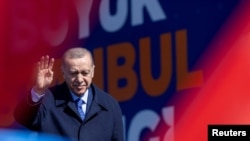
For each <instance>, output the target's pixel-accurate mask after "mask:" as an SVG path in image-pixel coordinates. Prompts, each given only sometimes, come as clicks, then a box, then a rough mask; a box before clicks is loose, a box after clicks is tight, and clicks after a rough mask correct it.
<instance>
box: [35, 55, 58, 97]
mask: <svg viewBox="0 0 250 141" xmlns="http://www.w3.org/2000/svg"><path fill="white" fill-rule="evenodd" d="M54 62H55V60H54V58H51V59H50V57H49V56H48V55H47V56H42V57H41V59H40V61H39V62H37V68H36V76H35V77H36V79H35V86H34V91H35V92H36V93H38V94H44V92H45V90H46V89H47V88H48V87H49V86H50V85H51V83H52V81H53V71H52V68H53V65H54Z"/></svg>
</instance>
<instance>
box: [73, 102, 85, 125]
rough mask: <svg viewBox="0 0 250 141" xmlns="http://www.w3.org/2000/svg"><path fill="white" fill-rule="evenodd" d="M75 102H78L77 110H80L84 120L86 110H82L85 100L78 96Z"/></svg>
mask: <svg viewBox="0 0 250 141" xmlns="http://www.w3.org/2000/svg"><path fill="white" fill-rule="evenodd" d="M75 102H76V107H77V110H78V112H79V114H80V116H81V118H82V120H83V119H84V117H85V114H84V112H83V110H82V104H85V102H84V101H83V100H82V99H80V98H78V99H77V100H76V101H75Z"/></svg>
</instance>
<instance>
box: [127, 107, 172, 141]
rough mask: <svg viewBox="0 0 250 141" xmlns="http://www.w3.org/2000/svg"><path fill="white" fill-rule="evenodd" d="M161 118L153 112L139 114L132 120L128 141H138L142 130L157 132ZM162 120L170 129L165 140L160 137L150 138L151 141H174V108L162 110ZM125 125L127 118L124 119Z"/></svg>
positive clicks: (145, 111)
mask: <svg viewBox="0 0 250 141" xmlns="http://www.w3.org/2000/svg"><path fill="white" fill-rule="evenodd" d="M160 118H161V117H160V116H159V115H158V113H156V112H154V111H152V110H143V111H140V112H138V113H137V114H136V115H135V117H134V118H133V119H132V121H131V124H130V126H129V129H128V135H127V141H138V140H141V139H140V135H141V132H142V130H144V129H145V128H147V129H150V130H151V131H152V132H153V131H155V130H156V128H157V127H158V125H159V124H162V123H160ZM162 118H163V121H164V122H165V124H166V125H167V126H168V127H169V128H168V130H167V131H166V133H165V135H164V137H163V139H160V136H155V137H150V138H149V141H160V140H164V141H165V140H167V141H174V107H173V106H171V107H165V108H163V109H162ZM123 121H124V124H125V117H124V118H123Z"/></svg>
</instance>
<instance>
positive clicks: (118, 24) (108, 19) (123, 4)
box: [99, 0, 128, 32]
mask: <svg viewBox="0 0 250 141" xmlns="http://www.w3.org/2000/svg"><path fill="white" fill-rule="evenodd" d="M109 5H110V0H102V1H101V5H100V10H99V15H100V22H101V25H102V27H103V28H104V30H106V31H107V32H115V31H118V30H119V29H121V28H122V26H123V25H124V24H125V21H126V18H127V15H128V1H127V0H117V8H116V14H114V15H111V14H110V6H109Z"/></svg>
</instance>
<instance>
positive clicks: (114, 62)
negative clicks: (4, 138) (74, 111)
mask: <svg viewBox="0 0 250 141" xmlns="http://www.w3.org/2000/svg"><path fill="white" fill-rule="evenodd" d="M0 3H1V4H0V18H1V19H0V20H1V21H0V31H1V33H0V35H1V36H0V37H1V38H0V43H1V44H0V45H1V48H0V65H1V69H0V78H1V81H0V86H1V87H0V88H1V89H0V90H1V100H0V126H1V127H2V128H11V129H12V128H22V127H21V126H20V125H18V124H17V123H16V122H15V121H14V118H13V115H12V114H13V113H12V112H13V109H14V107H15V105H16V104H17V102H18V100H20V98H22V97H23V96H24V94H25V93H24V92H25V91H26V90H28V89H29V88H30V87H31V86H32V72H33V69H32V68H33V66H34V63H35V62H36V61H37V60H39V58H40V57H41V56H42V55H47V54H48V55H50V56H52V57H54V58H55V59H56V64H55V68H54V71H55V74H56V75H55V79H54V83H53V84H54V85H56V84H59V83H61V82H62V81H63V79H62V76H61V74H60V73H61V72H60V61H61V55H62V53H63V52H64V51H65V50H66V49H68V48H71V47H75V46H81V47H86V48H88V49H90V50H91V51H92V53H93V55H94V60H95V65H96V69H95V71H96V72H95V78H94V83H95V84H96V85H98V86H99V87H100V88H102V89H103V90H105V91H107V92H109V93H110V94H111V95H112V96H114V97H115V98H116V99H117V100H118V101H119V103H120V106H121V108H122V112H123V121H124V125H125V126H124V127H125V129H124V131H125V135H126V141H204V140H207V136H208V135H207V129H208V125H209V124H250V102H249V101H250V95H249V94H250V87H249V86H250V1H247V0H230V1H229V0H203V1H200V0H189V1H187V0H72V1H69V0H36V1H34V0H9V1H7V0H5V1H1V2H0Z"/></svg>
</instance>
